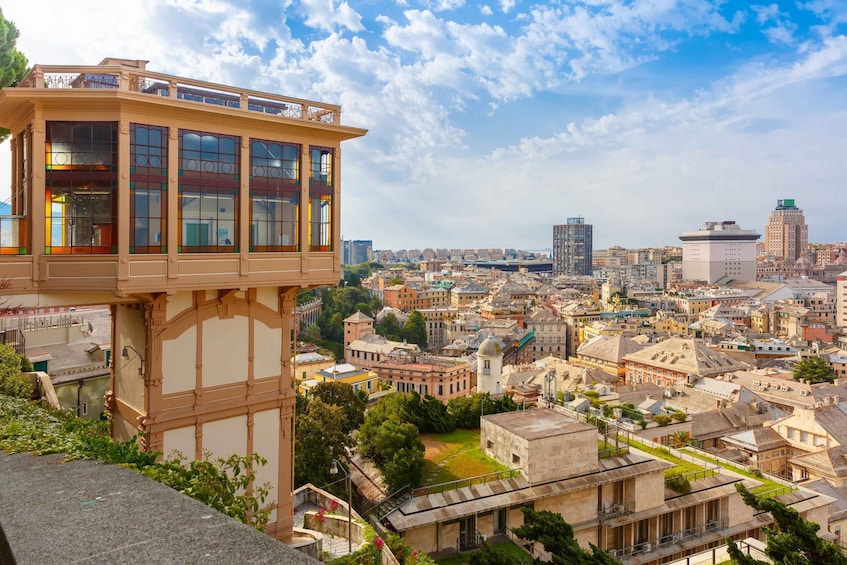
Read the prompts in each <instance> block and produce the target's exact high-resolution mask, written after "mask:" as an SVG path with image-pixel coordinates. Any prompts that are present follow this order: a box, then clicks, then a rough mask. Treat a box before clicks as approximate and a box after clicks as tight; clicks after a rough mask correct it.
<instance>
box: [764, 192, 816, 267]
mask: <svg viewBox="0 0 847 565" xmlns="http://www.w3.org/2000/svg"><path fill="white" fill-rule="evenodd" d="M808 244H809V226H807V225H806V218H805V216H803V210H801V209H800V208H798V207H797V206H795V205H794V199H793V198H792V199H786V200H777V201H776V208H774V209H773V210H771V216H770V219H769V220H768V225H767V227H766V228H765V253H767V254H769V255H772V256H774V257H777V258H782V259H784V260H789V261H796V260H797V258H798V257H800V254H802V253H803V251H805V250H806V247H807V246H808Z"/></svg>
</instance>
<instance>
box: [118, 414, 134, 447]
mask: <svg viewBox="0 0 847 565" xmlns="http://www.w3.org/2000/svg"><path fill="white" fill-rule="evenodd" d="M137 426H138V423H137V422H127V421H126V420H124V419H123V418H121V416H120V415H118V414H113V415H112V437H113V438H114V439H115V440H116V441H127V440H128V439H130V438H131V437H133V436H135V434H137V433H138V427H137Z"/></svg>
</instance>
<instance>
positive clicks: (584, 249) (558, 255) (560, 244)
mask: <svg viewBox="0 0 847 565" xmlns="http://www.w3.org/2000/svg"><path fill="white" fill-rule="evenodd" d="M593 227H594V226H592V225H591V224H586V223H585V218H581V217H580V218H568V222H567V223H566V224H562V225H558V226H553V276H558V275H590V274H591V261H592V241H593Z"/></svg>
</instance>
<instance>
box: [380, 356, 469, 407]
mask: <svg viewBox="0 0 847 565" xmlns="http://www.w3.org/2000/svg"><path fill="white" fill-rule="evenodd" d="M372 369H373V370H374V371H375V372H376V374H377V375H378V376H379V378H380V380H382V381H384V382H387V383H390V384H391V385H392V386H393V387H394V388H395V389H397V392H417V393H418V394H420V395H429V396H433V397H435V398H437V399H438V400H440V401H441V402H443V403H444V404H447V401H449V400H450V399H451V398H458V397H460V396H467V395H469V394H470V392H471V389H472V388H473V387H475V386H476V368H475V367H474V366H473V365H471V364H470V363H468V362H467V361H464V360H454V359H443V358H438V357H433V356H429V355H415V356H406V355H388V356H386V357H385V358H384V359H383V360H382V361H380V362H378V363H375V364H374V365H373V367H372Z"/></svg>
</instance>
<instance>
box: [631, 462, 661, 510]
mask: <svg viewBox="0 0 847 565" xmlns="http://www.w3.org/2000/svg"><path fill="white" fill-rule="evenodd" d="M631 482H634V487H633V488H632V489H631V490H630V491H629V492H628V493H625V495H626V496H625V497H626V499H627V500H634V501H635V508H634V511H635V512H641V511H642V510H647V509H648V508H654V507H656V506H659V505H661V504H662V503H664V501H665V474H664V471H661V470H659V471H653V472H652V473H647V474H644V475H639V476H637V477H636V478H635V480H634V481H627V483H631ZM627 486H629V485H627Z"/></svg>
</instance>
